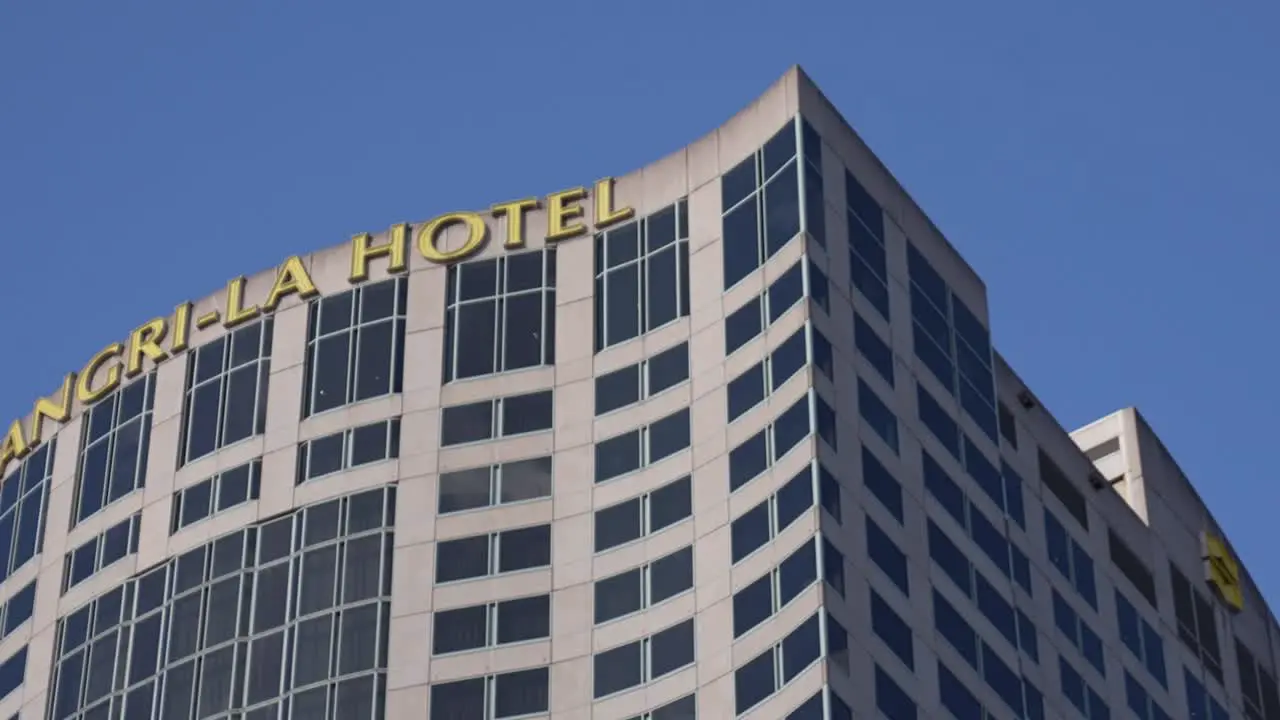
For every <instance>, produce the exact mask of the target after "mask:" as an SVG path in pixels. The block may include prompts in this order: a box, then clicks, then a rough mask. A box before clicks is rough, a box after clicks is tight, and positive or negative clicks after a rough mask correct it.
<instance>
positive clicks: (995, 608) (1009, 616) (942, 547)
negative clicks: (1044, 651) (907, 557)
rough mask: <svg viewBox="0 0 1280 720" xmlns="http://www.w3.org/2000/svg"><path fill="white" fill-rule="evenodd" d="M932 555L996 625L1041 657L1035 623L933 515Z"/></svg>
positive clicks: (1014, 643)
mask: <svg viewBox="0 0 1280 720" xmlns="http://www.w3.org/2000/svg"><path fill="white" fill-rule="evenodd" d="M927 527H928V545H929V557H930V559H931V560H932V561H933V563H934V564H936V565H937V566H938V569H940V570H942V571H943V573H945V574H946V576H947V577H948V578H950V579H951V580H952V582H954V583H955V585H956V587H958V588H959V589H960V590H961V592H963V593H964V594H965V596H966V597H968V598H969V599H970V600H971V601H972V602H973V604H974V605H975V606H977V608H978V610H979V611H980V612H981V613H982V615H983V616H984V617H985V618H986V619H987V620H988V621H989V622H990V623H991V625H992V626H993V627H995V628H996V630H998V631H999V632H1000V634H1001V635H1003V636H1004V638H1005V639H1006V640H1008V641H1009V644H1010V646H1012V647H1014V648H1020V649H1021V650H1022V652H1023V653H1025V654H1026V655H1027V657H1029V658H1030V659H1031V660H1033V661H1037V662H1038V661H1039V647H1038V643H1037V640H1036V634H1035V625H1034V623H1032V622H1031V619H1030V618H1029V617H1027V615H1026V614H1025V613H1024V612H1023V611H1022V610H1021V609H1020V608H1017V607H1015V606H1014V604H1013V603H1012V602H1011V601H1010V600H1009V599H1006V598H1005V597H1004V595H1003V594H1002V592H1001V591H999V590H997V589H996V586H995V585H994V584H992V583H991V581H990V580H988V579H987V578H986V576H985V575H983V574H982V572H981V571H979V570H978V568H977V567H975V566H974V565H973V563H971V562H970V561H969V558H968V557H967V556H965V554H964V551H963V550H961V549H960V548H959V547H958V546H957V545H956V544H955V543H954V542H952V541H951V539H950V538H949V537H947V535H946V533H944V532H943V531H942V529H941V528H939V527H938V525H937V523H935V522H934V521H933V519H932V518H930V519H929V521H928V525H927Z"/></svg>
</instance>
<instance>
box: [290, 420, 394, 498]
mask: <svg viewBox="0 0 1280 720" xmlns="http://www.w3.org/2000/svg"><path fill="white" fill-rule="evenodd" d="M398 457H400V418H392V419H391V420H383V421H381V422H376V423H372V424H370V425H362V426H360V427H357V428H352V429H350V430H343V431H342V432H338V433H334V434H332V435H325V436H324V437H318V438H316V439H314V440H308V441H306V442H304V443H302V444H300V445H298V479H297V482H298V484H299V485H301V484H302V483H304V482H307V481H310V480H315V479H316V478H320V477H324V476H326V475H332V474H334V473H338V472H342V471H344V470H352V469H354V468H358V467H361V466H363V465H368V464H371V463H375V462H381V461H383V460H394V459H396V458H398Z"/></svg>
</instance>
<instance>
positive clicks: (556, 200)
mask: <svg viewBox="0 0 1280 720" xmlns="http://www.w3.org/2000/svg"><path fill="white" fill-rule="evenodd" d="M613 190H614V181H613V178H604V179H603V180H600V181H598V182H596V184H595V185H594V187H593V189H592V190H590V191H588V190H587V188H585V187H575V188H569V189H568V190H562V191H560V192H555V193H551V194H550V195H547V196H546V197H545V198H543V199H542V200H541V201H539V200H538V199H536V198H524V199H521V200H511V201H508V202H502V203H497V204H495V205H493V206H492V207H491V208H490V209H489V211H488V214H489V215H490V216H491V217H492V218H493V219H495V220H498V219H503V220H505V221H506V233H505V237H503V238H502V246H503V249H505V250H519V249H521V248H523V247H525V237H524V235H525V230H526V227H527V223H526V222H525V216H526V215H527V214H528V213H530V212H533V211H535V210H538V209H543V210H545V211H546V222H547V232H546V241H547V242H548V243H553V242H559V241H563V240H569V239H571V238H575V237H581V236H583V235H588V234H590V233H591V232H592V231H593V230H603V229H605V228H607V227H609V226H611V225H616V224H618V223H621V222H625V221H627V220H630V219H631V218H633V217H635V214H636V213H635V209H634V208H632V207H629V206H624V207H617V205H616V203H615V197H614V192H613ZM589 199H590V200H594V207H593V208H592V209H593V210H594V218H593V219H592V221H591V222H588V219H587V208H588V207H592V205H591V203H590V202H589ZM455 226H456V227H459V228H460V229H461V230H462V231H464V232H465V235H466V239H465V240H464V242H463V243H462V244H461V245H460V246H458V247H456V248H452V249H444V248H441V247H440V240H441V236H442V235H444V234H445V230H447V229H448V228H451V227H455ZM413 230H415V231H416V233H415V232H411V228H410V226H409V225H408V224H405V223H401V224H399V225H394V226H392V227H391V229H390V231H389V232H388V233H387V240H386V242H385V243H381V244H375V243H374V241H373V236H372V235H371V234H369V233H360V234H357V235H355V236H354V237H352V238H351V266H350V267H351V270H350V273H349V274H348V276H347V282H348V283H350V284H351V285H359V284H361V283H363V282H365V281H367V280H368V279H369V277H370V272H369V266H370V265H371V264H372V263H373V261H375V260H376V261H380V262H385V263H386V271H387V272H388V273H403V272H405V271H406V270H407V269H408V252H409V249H410V245H409V242H410V238H414V239H415V240H416V248H417V250H418V254H419V255H421V256H422V258H423V259H424V260H426V261H428V262H433V263H437V264H442V265H447V264H452V263H456V262H459V261H461V260H465V259H466V258H468V257H471V256H473V255H475V254H476V253H479V252H481V251H482V250H484V246H485V244H486V243H487V242H488V240H489V235H490V233H489V226H488V224H486V223H485V220H484V218H483V217H482V216H481V214H480V213H474V212H451V213H445V214H443V215H440V216H439V217H436V218H434V219H432V220H430V221H429V222H425V223H422V224H421V225H418V226H417V227H416V228H413ZM246 284H247V281H246V280H245V278H243V277H237V278H233V279H232V280H231V281H229V282H228V283H227V291H226V303H225V305H224V306H223V307H222V309H221V311H219V310H211V311H208V312H205V313H203V314H201V315H200V316H198V317H194V318H193V317H192V307H193V306H192V304H191V303H189V302H184V303H182V304H181V305H179V306H178V307H177V308H175V309H174V312H173V316H172V317H171V318H165V317H159V318H155V319H153V320H150V321H148V322H146V323H144V324H142V325H139V326H138V327H137V328H135V329H134V331H133V332H132V333H130V334H129V337H128V338H127V340H126V341H125V342H122V343H121V342H115V343H111V344H110V345H108V346H106V347H105V348H103V349H102V350H100V351H98V352H97V354H95V355H94V356H93V357H92V358H91V359H90V360H89V362H88V363H86V364H85V366H84V367H83V368H81V370H80V372H78V373H68V374H67V375H66V377H65V378H64V379H63V382H62V387H61V388H60V389H59V390H58V392H57V393H56V394H55V395H53V396H51V397H45V398H41V399H40V400H37V401H36V403H35V406H34V408H33V411H32V414H31V420H30V422H29V423H28V426H27V428H26V431H25V432H24V429H23V426H22V421H21V420H14V421H13V422H12V423H10V424H9V429H8V431H7V432H5V433H4V434H3V435H0V475H3V474H4V472H5V470H6V468H7V467H8V465H9V464H10V463H11V462H15V461H19V460H22V458H24V457H26V456H27V454H28V453H30V452H31V451H32V450H34V449H35V448H36V447H37V446H39V445H40V443H41V441H42V440H43V439H44V433H45V429H46V426H47V425H55V426H61V425H63V424H64V423H66V422H67V421H68V420H70V419H71V413H72V410H73V407H72V403H73V401H74V402H77V403H79V405H80V408H81V409H84V408H88V407H90V406H92V405H93V404H94V403H96V402H98V401H99V400H101V399H102V398H104V397H106V396H107V395H109V394H110V393H111V392H112V391H114V390H115V389H116V388H118V387H120V384H121V383H122V382H124V381H125V380H127V379H130V378H134V377H136V376H138V375H139V374H141V373H142V372H144V371H145V370H148V369H150V368H154V367H156V366H158V365H160V364H161V363H163V362H165V361H167V360H168V359H170V358H173V357H177V356H178V355H180V354H182V353H183V352H185V351H186V350H187V349H188V348H189V347H190V344H191V333H192V331H193V330H195V331H197V332H198V331H201V330H205V329H208V328H210V327H212V326H214V325H217V324H221V325H222V326H223V327H224V328H227V329H230V328H233V327H235V326H237V325H241V324H243V323H246V322H249V321H251V320H254V319H256V318H258V317H261V316H263V315H267V314H270V313H272V312H274V311H275V310H276V308H277V307H279V305H280V303H281V301H283V300H284V299H285V298H287V297H289V296H290V295H297V296H298V298H299V299H301V300H308V299H310V298H313V297H315V296H317V295H319V294H320V291H319V289H317V287H316V284H315V282H314V281H313V280H312V278H311V274H310V272H309V271H308V270H307V267H306V264H305V263H303V262H302V259H301V258H299V257H298V256H296V255H295V256H293V257H290V258H289V259H287V260H285V262H284V263H283V264H282V265H281V266H280V267H279V268H277V270H276V277H275V282H273V283H272V285H271V289H270V290H269V291H268V292H267V294H266V296H265V297H262V298H260V302H258V303H253V302H248V301H247V300H246V298H245V286H246ZM166 341H167V345H168V347H167V348H166V347H164V344H165V343H166ZM54 431H55V432H56V427H55V429H54Z"/></svg>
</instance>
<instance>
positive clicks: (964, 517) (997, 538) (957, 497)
mask: <svg viewBox="0 0 1280 720" xmlns="http://www.w3.org/2000/svg"><path fill="white" fill-rule="evenodd" d="M920 454H921V458H922V464H923V466H924V477H925V490H926V491H928V493H929V495H930V496H932V497H933V498H934V499H936V500H937V501H938V503H939V504H940V505H941V506H942V508H943V509H944V510H946V511H947V513H948V514H949V515H951V517H952V518H954V519H955V521H956V523H957V524H958V525H959V526H960V527H961V528H962V529H964V531H965V534H966V535H967V536H969V537H970V538H971V539H972V540H973V542H974V544H975V545H977V546H978V548H979V549H981V550H982V552H983V554H984V555H986V556H987V557H988V558H990V560H991V561H992V562H993V563H995V565H996V567H998V568H1000V571H1001V572H1003V573H1004V574H1005V576H1006V577H1008V578H1010V579H1011V580H1013V581H1014V582H1016V583H1018V585H1020V586H1021V587H1022V589H1023V590H1026V591H1027V593H1028V594H1031V593H1032V586H1031V570H1030V561H1029V560H1028V559H1027V556H1026V554H1025V553H1024V552H1022V550H1021V549H1019V548H1018V546H1017V545H1016V544H1014V543H1013V542H1011V541H1010V540H1009V539H1008V538H1007V537H1006V535H1005V533H1004V531H1003V530H1001V529H999V528H997V527H996V526H995V524H994V523H992V522H991V521H990V520H989V519H987V517H986V515H984V514H983V513H982V511H981V510H980V509H978V506H977V505H975V504H974V503H973V502H972V500H970V498H969V496H968V495H967V494H966V493H965V492H964V490H963V489H961V487H960V485H959V484H957V483H956V482H955V481H954V480H952V479H951V477H950V476H948V475H947V472H946V470H944V469H943V468H942V465H941V464H940V463H939V462H938V461H937V460H935V459H934V457H933V456H932V455H930V454H929V453H928V452H927V451H925V450H921V453H920ZM1086 560H1087V558H1086Z"/></svg>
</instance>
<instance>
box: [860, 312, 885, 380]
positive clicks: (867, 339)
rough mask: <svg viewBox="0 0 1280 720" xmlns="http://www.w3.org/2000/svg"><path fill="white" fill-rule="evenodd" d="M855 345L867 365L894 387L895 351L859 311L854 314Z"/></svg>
mask: <svg viewBox="0 0 1280 720" xmlns="http://www.w3.org/2000/svg"><path fill="white" fill-rule="evenodd" d="M853 343H854V345H855V346H857V348H858V354H859V355H861V356H862V357H863V358H865V359H866V361H867V364H869V365H870V366H871V367H872V369H874V370H875V371H876V372H877V373H879V374H880V377H882V378H884V381H885V382H887V383H888V384H889V386H890V387H893V381H894V372H893V350H892V349H891V348H890V347H889V343H887V342H885V341H884V340H883V339H881V337H880V334H879V333H878V332H876V330H875V328H873V327H871V324H870V323H868V322H867V321H866V320H865V319H864V318H863V317H862V316H861V315H859V314H858V313H857V311H855V312H854V313H853Z"/></svg>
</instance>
